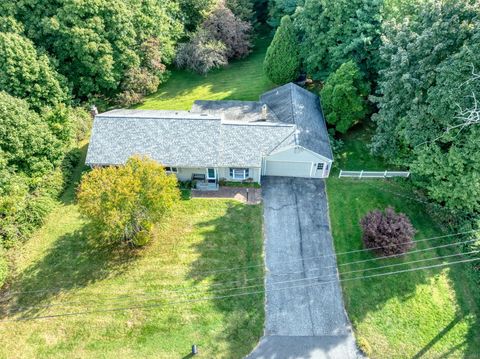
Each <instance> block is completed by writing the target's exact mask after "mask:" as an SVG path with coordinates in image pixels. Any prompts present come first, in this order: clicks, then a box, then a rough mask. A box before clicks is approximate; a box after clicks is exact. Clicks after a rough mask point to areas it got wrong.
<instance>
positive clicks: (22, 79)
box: [0, 32, 68, 110]
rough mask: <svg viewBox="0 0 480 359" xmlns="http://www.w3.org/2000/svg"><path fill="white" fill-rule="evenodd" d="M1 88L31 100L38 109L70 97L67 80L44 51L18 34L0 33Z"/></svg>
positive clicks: (31, 104) (54, 104)
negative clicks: (40, 52) (65, 81)
mask: <svg viewBox="0 0 480 359" xmlns="http://www.w3.org/2000/svg"><path fill="white" fill-rule="evenodd" d="M0 91H6V92H8V93H9V94H11V95H12V96H15V97H19V98H24V99H26V100H28V102H29V104H30V106H31V107H32V108H34V109H36V110H39V109H40V108H41V107H42V106H56V105H58V104H60V103H62V102H66V101H67V99H68V96H67V89H66V86H65V83H64V79H63V78H62V77H61V76H60V75H59V74H58V73H57V72H56V71H55V69H54V68H53V66H52V65H51V63H50V60H49V58H48V57H47V56H46V55H45V54H39V53H38V52H37V50H36V49H35V46H34V45H33V43H32V42H31V41H30V40H29V39H27V38H26V37H24V36H22V35H21V34H18V33H13V32H0Z"/></svg>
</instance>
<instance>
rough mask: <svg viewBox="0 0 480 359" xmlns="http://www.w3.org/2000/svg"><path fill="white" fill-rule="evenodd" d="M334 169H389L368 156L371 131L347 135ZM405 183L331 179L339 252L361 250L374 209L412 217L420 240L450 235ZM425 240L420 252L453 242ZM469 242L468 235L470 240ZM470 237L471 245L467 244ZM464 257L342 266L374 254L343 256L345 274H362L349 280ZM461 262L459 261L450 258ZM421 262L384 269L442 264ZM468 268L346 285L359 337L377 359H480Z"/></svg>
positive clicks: (477, 299) (477, 294)
mask: <svg viewBox="0 0 480 359" xmlns="http://www.w3.org/2000/svg"><path fill="white" fill-rule="evenodd" d="M344 140H345V146H344V148H343V150H341V151H340V152H341V153H339V161H337V163H336V167H337V168H336V171H335V172H334V173H337V171H338V170H339V169H340V168H341V169H349V170H360V169H370V170H378V169H384V168H385V164H384V163H383V162H382V161H381V160H380V159H378V158H374V157H372V156H370V155H369V151H368V149H367V147H366V143H368V141H369V131H368V130H365V129H363V128H360V129H357V130H355V131H353V132H352V133H351V134H350V135H348V136H347V137H345V139H344ZM404 181H406V180H400V181H395V182H394V181H384V180H353V179H343V178H342V179H339V178H336V176H335V175H334V176H332V177H331V178H329V179H328V182H327V188H328V197H329V205H330V217H331V222H332V231H333V236H334V241H335V247H336V251H337V253H340V252H345V251H351V250H355V249H361V248H363V247H362V242H361V231H360V226H359V220H360V219H361V218H362V217H363V216H364V215H365V214H366V213H367V212H368V211H370V210H373V209H377V208H378V209H384V208H385V207H387V206H393V207H394V208H395V209H396V210H397V211H399V212H403V213H406V214H407V215H408V216H409V217H410V219H411V221H412V223H413V225H414V226H415V228H416V229H417V231H418V233H417V235H416V239H422V238H429V237H432V236H438V235H442V234H445V233H449V231H448V230H447V229H445V228H442V227H441V226H439V225H438V224H437V223H436V222H435V220H433V219H432V218H431V216H429V214H428V211H427V209H426V208H425V205H424V204H423V203H420V202H418V201H417V200H415V199H418V198H419V197H418V195H416V194H415V193H412V192H411V190H409V189H408V186H406V185H404V184H402V182H404ZM458 238H459V237H457V238H455V239H449V240H445V241H440V240H437V241H432V242H426V243H419V244H418V245H417V247H416V248H415V249H421V248H428V247H427V246H429V245H430V246H434V245H440V244H443V243H449V242H450V241H452V240H459V239H458ZM466 239H468V238H466ZM466 239H465V240H466ZM455 252H457V253H458V249H457V250H452V249H449V250H447V249H443V250H441V251H440V250H438V249H437V250H434V251H431V252H424V253H414V254H410V255H407V256H405V257H404V258H401V259H387V260H381V261H374V262H365V263H361V264H355V265H344V264H346V263H348V262H351V261H356V260H362V259H368V258H372V255H371V254H368V253H357V254H350V255H340V256H339V257H338V263H339V264H340V267H339V270H340V272H347V271H352V270H362V271H360V272H358V273H355V274H350V275H345V276H344V278H348V277H353V276H361V275H369V274H373V273H379V272H381V271H365V272H363V270H364V269H369V268H372V267H375V266H380V265H387V264H393V263H402V262H407V261H414V260H418V259H421V258H428V257H430V258H432V257H436V256H440V255H446V254H452V253H455ZM456 260H461V257H460V258H459V257H456V258H455V257H454V258H451V259H449V261H456ZM440 262H441V261H440V260H436V261H430V262H420V263H416V264H409V265H404V266H401V267H394V268H390V269H388V268H387V269H384V270H383V271H385V272H386V271H389V270H390V271H393V270H399V269H406V268H414V267H418V266H422V265H432V264H438V263H440ZM467 267H468V264H465V265H464V264H460V265H455V266H451V267H446V268H441V269H430V270H423V271H418V272H411V273H404V274H399V275H396V276H389V277H380V278H372V279H365V280H355V281H350V282H343V283H342V286H343V291H344V298H345V304H346V307H347V312H348V315H349V318H350V320H351V321H352V324H353V326H354V328H355V333H356V337H357V340H358V341H359V342H363V343H365V342H366V343H368V344H367V346H370V347H371V348H372V352H371V357H372V358H420V357H421V358H440V357H442V358H447V357H448V358H472V359H473V358H479V357H480V354H479V353H480V320H479V319H480V308H479V303H480V291H479V288H478V285H475V283H473V281H471V279H469V277H468V276H466V275H465V271H466V270H467Z"/></svg>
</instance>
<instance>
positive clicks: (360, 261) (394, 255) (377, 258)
mask: <svg viewBox="0 0 480 359" xmlns="http://www.w3.org/2000/svg"><path fill="white" fill-rule="evenodd" d="M476 241H477V239H471V240H468V241H463V242H455V243H448V244H443V245H441V246H435V247H428V248H423V249H417V250H414V251H410V252H407V253H405V254H406V255H410V254H414V253H420V252H428V251H431V250H434V249H439V248H447V247H453V246H458V245H460V244H466V243H471V242H476ZM400 257H401V255H399V254H390V255H386V256H381V257H373V258H367V259H361V260H358V261H353V262H346V263H340V264H337V265H330V266H324V267H318V268H313V269H309V270H306V272H314V271H318V270H320V269H327V268H336V267H344V266H348V265H352V264H358V263H365V262H371V261H375V260H379V259H388V258H400ZM303 272H304V271H299V272H288V273H279V274H275V275H290V274H296V273H303ZM272 274H273V273H272Z"/></svg>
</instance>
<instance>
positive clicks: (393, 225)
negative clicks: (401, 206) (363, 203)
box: [360, 207, 415, 256]
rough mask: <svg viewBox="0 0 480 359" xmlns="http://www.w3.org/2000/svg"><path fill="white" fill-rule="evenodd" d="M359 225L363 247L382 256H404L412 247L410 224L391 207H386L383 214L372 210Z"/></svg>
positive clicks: (413, 232) (404, 216) (412, 233)
mask: <svg viewBox="0 0 480 359" xmlns="http://www.w3.org/2000/svg"><path fill="white" fill-rule="evenodd" d="M360 225H361V226H362V230H363V235H362V240H363V243H364V244H365V247H366V248H370V249H372V250H373V251H374V252H375V253H377V254H380V255H382V256H389V255H396V254H398V255H400V254H404V253H406V252H408V251H409V250H410V249H411V248H412V247H413V246H414V243H413V237H414V235H415V229H414V228H413V225H412V223H411V222H410V220H409V219H408V217H407V216H406V215H405V214H403V213H396V212H395V210H394V209H393V208H392V207H387V208H386V209H385V212H382V211H380V210H374V211H371V212H369V213H367V214H366V215H365V217H363V218H362V220H361V221H360Z"/></svg>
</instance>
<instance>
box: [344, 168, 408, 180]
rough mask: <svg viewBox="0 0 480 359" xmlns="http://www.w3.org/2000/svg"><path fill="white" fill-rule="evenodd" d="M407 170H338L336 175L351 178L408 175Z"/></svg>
mask: <svg viewBox="0 0 480 359" xmlns="http://www.w3.org/2000/svg"><path fill="white" fill-rule="evenodd" d="M409 176H410V172H408V171H363V170H362V171H344V170H340V174H339V175H338V177H340V178H341V177H353V178H391V177H405V178H407V177H409Z"/></svg>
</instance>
